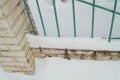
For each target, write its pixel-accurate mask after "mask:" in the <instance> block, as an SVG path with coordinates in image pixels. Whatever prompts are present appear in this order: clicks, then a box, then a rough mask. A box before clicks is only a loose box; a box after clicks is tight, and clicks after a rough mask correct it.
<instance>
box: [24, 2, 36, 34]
mask: <svg viewBox="0 0 120 80" xmlns="http://www.w3.org/2000/svg"><path fill="white" fill-rule="evenodd" d="M23 2H24V5H25V10H26V13H27V16H28V18H29V21H30V25H31V28H32V32H33V33H34V35H36V31H35V29H34V25H33V23H32V19H31V17H30V13H29V10H28V6H27V3H26V0H23Z"/></svg>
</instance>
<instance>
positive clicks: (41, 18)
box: [36, 0, 47, 36]
mask: <svg viewBox="0 0 120 80" xmlns="http://www.w3.org/2000/svg"><path fill="white" fill-rule="evenodd" d="M36 4H37V8H38V12H39V17H40V20H41V23H42V28H43V31H44V36H47V34H46V30H45V26H44V21H43V17H42V13H41V10H40V5H39V2H38V0H36Z"/></svg>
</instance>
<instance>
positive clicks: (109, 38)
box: [108, 0, 117, 42]
mask: <svg viewBox="0 0 120 80" xmlns="http://www.w3.org/2000/svg"><path fill="white" fill-rule="evenodd" d="M116 7H117V0H115V3H114V10H113V15H112V21H111V27H110V32H109V37H108V41H109V42H110V40H111V36H112V31H113V25H114V18H115V11H116Z"/></svg>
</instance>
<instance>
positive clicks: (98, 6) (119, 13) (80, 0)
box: [77, 0, 120, 15]
mask: <svg viewBox="0 0 120 80" xmlns="http://www.w3.org/2000/svg"><path fill="white" fill-rule="evenodd" d="M77 1H79V2H82V3H86V4H88V5H91V6H93V4H92V3H90V2H87V1H83V0H77ZM95 7H96V8H99V9H103V10H106V11H109V12H112V13H113V10H111V9H108V8H105V7H102V6H100V5H96V4H95ZM115 14H118V15H120V12H117V11H115Z"/></svg>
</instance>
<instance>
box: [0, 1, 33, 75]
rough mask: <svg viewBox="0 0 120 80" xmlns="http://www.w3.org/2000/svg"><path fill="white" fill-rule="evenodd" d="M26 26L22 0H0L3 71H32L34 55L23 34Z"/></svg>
mask: <svg viewBox="0 0 120 80" xmlns="http://www.w3.org/2000/svg"><path fill="white" fill-rule="evenodd" d="M28 26H30V23H29V20H28V18H27V15H26V13H25V9H24V3H23V0H0V66H1V67H3V69H4V70H5V71H8V72H24V73H28V74H32V73H34V67H35V64H34V57H33V56H32V53H31V51H30V49H29V44H28V42H27V39H26V36H25V28H27V27H28Z"/></svg>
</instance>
